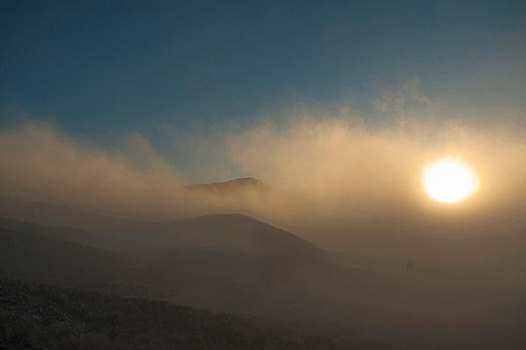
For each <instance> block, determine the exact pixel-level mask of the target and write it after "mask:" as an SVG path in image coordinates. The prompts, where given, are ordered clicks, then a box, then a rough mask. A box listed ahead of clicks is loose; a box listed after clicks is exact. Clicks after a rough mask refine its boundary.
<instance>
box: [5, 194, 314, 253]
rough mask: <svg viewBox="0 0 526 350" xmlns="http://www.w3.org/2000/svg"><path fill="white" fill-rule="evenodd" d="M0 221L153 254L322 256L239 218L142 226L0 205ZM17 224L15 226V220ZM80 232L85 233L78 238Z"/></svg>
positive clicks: (52, 208) (54, 208)
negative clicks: (178, 250) (173, 250)
mask: <svg viewBox="0 0 526 350" xmlns="http://www.w3.org/2000/svg"><path fill="white" fill-rule="evenodd" d="M0 204H1V206H0V216H4V218H6V217H9V218H12V219H10V220H9V219H0V221H1V222H0V223H1V224H2V225H3V226H4V227H6V225H8V226H9V225H11V226H12V227H14V228H16V225H17V223H16V221H17V220H24V221H31V222H33V223H38V224H43V225H48V226H62V227H63V226H66V227H71V228H73V229H65V228H62V229H61V230H59V231H57V230H49V229H42V228H39V227H36V228H31V227H30V226H27V225H26V227H25V228H24V230H26V231H27V230H29V231H32V232H35V230H34V229H36V231H37V232H38V233H39V234H41V235H47V236H53V237H55V238H60V239H63V240H69V241H73V242H77V243H82V244H86V245H90V246H94V247H99V248H107V249H113V250H155V249H166V248H169V247H200V248H207V249H219V250H237V251H246V252H251V253H259V254H287V255H319V254H322V250H321V249H320V248H318V247H316V246H315V245H314V244H312V243H310V242H307V241H305V240H303V239H301V238H299V237H297V236H295V235H293V234H291V233H289V232H286V231H284V230H281V229H278V228H276V227H274V226H271V225H269V224H266V223H263V222H261V221H258V220H256V219H253V218H250V217H247V216H243V215H238V214H224V215H208V216H202V217H197V218H193V219H182V220H176V221H170V222H159V221H155V222H154V221H152V222H149V221H140V220H133V219H128V218H122V217H115V216H107V215H101V214H97V213H94V212H90V211H87V210H81V209H76V208H75V209H74V208H69V207H63V206H58V205H52V204H45V203H37V202H22V201H8V202H6V201H1V200H0ZM13 219H17V220H13ZM82 231H84V232H82Z"/></svg>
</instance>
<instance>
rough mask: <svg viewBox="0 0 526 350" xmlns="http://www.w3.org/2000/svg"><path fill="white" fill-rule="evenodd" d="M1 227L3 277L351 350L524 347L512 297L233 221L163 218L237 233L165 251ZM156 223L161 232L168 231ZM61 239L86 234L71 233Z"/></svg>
mask: <svg viewBox="0 0 526 350" xmlns="http://www.w3.org/2000/svg"><path fill="white" fill-rule="evenodd" d="M223 220H224V222H222V221H223ZM3 222H4V223H6V227H3V228H2V229H1V230H0V239H1V242H2V244H1V245H0V276H3V277H8V278H16V279H24V280H26V281H37V282H46V283H52V284H54V285H58V286H67V287H71V286H73V287H77V288H82V289H86V290H98V291H103V292H112V293H119V294H120V295H124V296H131V297H146V298H151V299H160V300H167V301H170V302H174V303H177V304H183V305H187V306H193V307H205V308H208V309H210V310H213V311H216V312H228V313H238V314H249V315H253V316H257V317H262V318H266V319H272V320H278V321H279V322H282V323H283V324H288V325H294V326H295V327H301V328H305V329H314V330H316V331H318V332H321V333H323V334H337V335H338V336H342V335H345V336H346V337H347V338H348V341H350V342H351V343H352V341H353V340H355V339H361V337H363V336H366V337H367V338H369V339H375V341H377V342H379V343H382V344H391V345H393V346H395V347H396V346H403V347H410V348H422V346H426V347H427V348H429V347H431V346H430V345H429V344H433V347H436V348H441V347H442V348H443V347H447V346H449V347H457V348H467V347H469V348H477V347H482V346H483V345H485V344H488V345H491V346H500V347H501V348H506V347H508V348H513V346H516V345H517V344H523V343H524V342H525V341H526V339H524V336H523V335H522V334H523V332H521V331H520V329H523V327H524V325H525V324H526V322H525V321H524V319H523V316H522V314H521V311H520V310H521V309H517V305H524V296H523V294H516V295H509V294H507V295H501V294H497V293H488V292H482V291H480V290H466V289H463V288H459V287H457V286H449V287H448V288H445V287H444V286H439V285H436V284H431V283H426V282H424V281H420V280H418V279H415V278H410V277H409V276H405V277H396V276H389V275H385V274H380V273H372V272H368V271H363V270H358V269H354V268H348V267H344V266H341V265H338V264H336V263H334V262H333V261H331V260H330V259H329V258H328V257H327V256H326V255H325V254H324V253H323V251H321V253H320V250H319V249H318V248H316V247H315V246H312V245H311V244H310V243H308V242H305V241H303V240H300V239H299V238H296V237H295V236H293V235H291V234H290V233H287V232H285V231H281V230H279V229H275V228H272V227H271V226H268V225H265V224H263V223H261V222H258V221H257V220H253V219H250V218H246V217H243V216H236V215H226V216H208V217H201V218H197V219H189V220H180V221H177V222H175V224H176V225H178V227H185V226H187V227H188V231H187V232H200V231H198V230H197V229H196V228H195V227H199V228H200V229H202V230H203V231H202V236H200V234H197V235H196V240H197V242H203V239H204V238H206V237H212V236H213V235H214V234H215V233H216V232H217V231H216V230H215V229H216V227H224V228H225V229H224V232H231V230H234V229H235V228H240V229H239V232H237V233H235V234H234V236H233V238H228V237H229V236H228V235H224V236H221V237H224V238H225V241H224V242H223V243H222V244H223V245H221V244H219V243H221V242H219V243H218V244H216V243H214V244H210V245H199V244H193V245H190V244H179V245H176V244H173V245H170V244H165V246H164V247H163V248H158V249H151V248H148V249H145V250H134V251H127V252H126V251H122V250H117V251H112V250H107V249H106V250H104V249H100V248H94V247H88V246H85V245H80V244H78V243H74V242H71V241H69V242H68V241H65V240H64V234H65V233H67V232H69V231H68V230H69V229H65V228H58V229H56V231H55V229H54V228H52V227H42V226H40V225H35V224H31V223H21V222H16V221H13V220H5V221H3ZM0 223H1V222H0ZM195 225H197V226H195ZM222 225H223V226H222ZM228 225H232V226H231V229H228V227H229V226H228ZM252 225H255V228H254V227H252ZM245 226H246V227H245ZM166 227H169V228H173V227H174V223H173V222H172V223H166ZM259 230H261V231H259ZM267 230H268V231H267ZM39 231H41V232H42V233H43V234H44V235H45V236H43V235H40V234H39ZM169 232H171V231H167V232H165V233H163V232H161V233H160V234H159V236H158V237H161V238H162V239H163V240H165V242H170V241H169V240H166V239H167V238H166V237H164V235H165V234H169ZM181 232H185V231H184V230H183V231H181ZM243 232H245V233H246V234H247V235H249V236H250V237H258V235H261V237H260V238H261V239H263V241H264V242H266V241H268V242H274V241H275V240H277V241H275V242H277V243H276V244H283V247H285V248H286V249H283V250H281V251H280V250H277V251H275V250H272V249H271V248H272V245H269V246H268V247H265V246H264V245H262V247H263V248H264V249H263V248H262V249H260V250H253V249H239V247H240V245H238V244H237V241H236V239H234V238H235V237H236V236H235V235H242V234H244V233H243ZM258 232H259V233H258ZM255 233H258V234H255ZM72 234H73V235H74V237H84V236H85V234H86V235H90V233H83V232H79V231H78V230H73V231H72ZM152 234H153V233H152ZM230 234H232V233H230ZM273 235H276V237H273ZM143 236H144V237H147V236H145V235H143ZM57 237H60V238H57ZM227 238H228V239H227ZM229 239H230V241H229ZM179 242H180V241H179ZM205 242H206V240H205ZM287 242H290V243H287ZM287 244H290V246H287ZM241 247H242V246H241ZM305 252H307V253H305ZM488 329H491V330H492V331H491V332H490V333H488V332H486V330H488Z"/></svg>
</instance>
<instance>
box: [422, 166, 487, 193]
mask: <svg viewBox="0 0 526 350" xmlns="http://www.w3.org/2000/svg"><path fill="white" fill-rule="evenodd" d="M422 182H423V185H424V189H425V191H426V193H427V194H428V195H429V196H430V197H431V198H432V199H434V200H436V201H438V202H443V203H455V202H460V201H461V200H464V199H466V198H468V197H469V196H471V195H472V194H473V193H474V192H475V191H476V190H477V188H478V184H479V181H478V178H477V175H476V174H475V172H474V171H473V170H472V169H471V168H470V167H469V166H468V165H467V164H465V163H464V162H463V161H461V160H459V159H452V158H446V159H441V160H438V161H436V162H434V163H431V164H430V165H428V166H427V167H426V168H425V170H424V176H423V179H422Z"/></svg>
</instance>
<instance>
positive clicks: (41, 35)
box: [0, 0, 526, 148]
mask: <svg viewBox="0 0 526 350" xmlns="http://www.w3.org/2000/svg"><path fill="white" fill-rule="evenodd" d="M0 6H1V9H0V23H2V24H1V34H0V40H1V43H2V44H1V47H2V50H1V62H0V63H1V65H0V84H1V86H0V111H1V114H0V117H1V118H2V125H11V124H15V123H17V122H18V121H19V120H20V119H21V115H26V117H25V118H29V119H35V120H44V121H48V120H49V121H53V122H54V123H55V124H56V125H57V127H58V128H60V129H62V130H64V131H65V132H66V133H68V134H71V135H74V136H75V137H81V138H83V139H85V140H88V141H90V142H94V143H100V144H103V145H104V144H106V145H107V144H111V143H112V140H113V139H114V138H115V137H116V135H123V134H126V133H129V132H140V133H141V134H143V135H145V136H147V137H149V138H150V140H151V141H152V143H153V144H154V145H156V143H158V144H159V147H160V148H162V145H160V144H161V143H162V142H163V141H160V140H159V141H157V140H156V137H157V136H159V135H162V134H163V129H165V128H166V127H167V126H169V127H170V128H173V129H176V130H178V132H183V133H184V132H185V131H186V130H199V129H202V128H207V129H210V128H214V127H215V126H218V125H225V124H228V123H236V124H238V125H241V126H243V125H250V124H251V123H254V122H256V121H257V120H259V119H260V118H261V117H262V116H265V115H279V114H280V111H282V110H285V109H287V108H289V107H290V106H294V105H297V104H302V105H306V106H308V107H309V108H313V109H325V108H331V107H334V106H336V107H338V106H352V107H353V108H355V109H357V110H361V111H364V114H365V115H367V110H368V109H370V102H371V100H373V99H375V98H378V96H380V95H381V93H382V91H383V90H384V89H390V88H396V87H398V86H400V85H401V84H402V83H403V81H405V80H407V79H411V78H414V77H417V78H418V79H419V80H420V85H421V89H422V91H423V92H424V93H425V94H427V95H428V96H431V97H433V98H434V99H435V100H437V101H439V102H440V103H444V104H447V105H449V106H452V108H457V109H462V108H467V109H469V108H473V107H476V108H490V109H491V108H499V107H510V106H511V107H516V108H524V106H525V103H526V102H525V101H526V96H525V95H526V93H525V89H526V71H525V64H524V62H526V3H525V2H524V1H317V2H314V1H310V2H307V1H186V2H177V1H142V2H139V1H122V2H119V1H81V2H72V1H64V2H57V1H8V0H5V1H2V4H1V5H0ZM27 115H29V116H30V117H27ZM159 138H161V137H160V136H159Z"/></svg>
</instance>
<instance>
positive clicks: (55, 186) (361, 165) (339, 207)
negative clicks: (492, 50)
mask: <svg viewBox="0 0 526 350" xmlns="http://www.w3.org/2000/svg"><path fill="white" fill-rule="evenodd" d="M405 89H406V90H403V91H402V93H401V94H397V93H387V94H385V95H384V96H383V98H382V99H381V100H379V101H377V103H376V107H377V110H378V111H381V112H382V113H392V114H393V115H394V116H393V117H392V118H389V119H387V120H390V121H389V122H388V121H386V122H383V123H376V124H370V123H366V122H365V121H364V120H366V119H367V118H364V117H362V116H360V115H357V114H353V113H352V112H349V111H348V110H345V109H344V110H342V111H339V112H338V113H336V114H331V113H322V112H319V111H318V112H316V113H305V112H302V113H300V114H298V115H294V116H293V117H292V118H288V119H287V120H285V121H280V122H276V119H275V118H274V119H272V120H274V121H273V122H270V121H262V122H261V123H260V124H259V125H257V126H254V127H252V128H249V129H246V130H243V131H240V132H229V131H228V130H221V135H222V138H221V139H220V140H219V139H218V138H217V135H213V136H211V138H210V139H211V140H213V141H210V147H214V144H217V143H218V142H220V143H221V147H218V149H219V148H220V149H224V150H225V152H224V154H223V155H222V157H223V158H222V159H214V162H215V163H216V164H219V163H221V164H225V163H226V164H229V165H230V166H232V167H236V168H239V169H242V171H243V173H244V174H245V175H247V176H253V177H255V178H258V179H261V180H262V181H263V182H265V183H267V184H268V185H269V186H268V187H265V188H257V189H254V188H250V187H243V188H239V189H236V191H234V192H235V193H234V192H233V193H225V192H221V193H220V194H218V193H206V192H202V191H200V192H198V193H197V192H195V191H191V190H188V188H187V187H186V186H187V185H188V184H190V183H192V181H191V179H185V178H183V177H182V176H181V175H180V172H179V171H178V169H175V168H174V166H172V165H171V164H170V163H169V162H167V161H166V160H165V159H163V157H162V156H161V155H160V154H158V153H157V152H155V150H153V149H152V147H151V146H150V144H149V143H148V141H147V140H146V139H144V138H143V137H141V136H140V135H133V136H132V137H130V140H129V142H128V143H127V144H125V145H124V146H123V147H122V148H121V149H118V150H113V151H108V150H102V149H100V148H97V147H95V146H92V145H86V144H83V143H81V142H77V141H75V140H72V139H71V138H70V137H68V136H67V135H65V134H64V133H62V132H60V131H58V130H57V129H56V128H55V127H53V126H52V125H42V124H31V123H26V124H22V125H19V126H17V127H15V128H11V129H5V130H3V131H1V134H0V162H1V164H2V170H1V172H0V183H1V184H2V186H1V187H2V190H1V192H2V193H1V194H2V195H3V196H11V197H16V198H24V199H31V200H37V201H45V202H53V203H58V204H64V205H73V206H81V207H89V208H94V209H97V210H100V211H103V212H107V213H111V214H119V215H127V216H133V217H138V218H142V219H175V218H181V217H188V216H195V215H202V214H208V213H223V212H225V213H232V212H239V213H244V214H248V215H253V216H255V217H258V218H260V219H263V220H267V221H269V222H271V223H274V224H276V225H279V226H281V227H284V228H287V229H291V230H293V231H295V232H297V233H300V234H304V235H305V236H306V237H307V238H310V239H314V240H318V241H323V240H324V237H325V238H326V240H327V242H329V241H331V242H333V244H335V245H337V244H339V243H338V240H333V239H332V238H334V237H335V235H337V237H340V238H339V239H343V240H345V239H349V237H360V236H367V235H372V236H374V235H379V234H380V233H382V234H384V233H385V232H390V233H391V234H394V233H393V232H394V231H397V230H398V231H400V232H402V231H404V232H405V231H411V230H412V231H415V230H414V228H415V227H417V228H418V230H417V231H418V232H419V234H421V233H423V234H430V235H433V234H434V235H443V236H464V235H468V234H469V233H470V232H471V233H472V232H480V231H484V229H483V228H484V227H485V228H486V229H485V230H489V229H488V227H494V226H495V225H501V223H502V222H511V221H513V220H515V218H521V217H524V215H525V214H526V211H525V209H524V206H523V204H524V203H526V182H525V181H524V179H526V138H525V137H524V136H525V133H524V128H522V127H520V126H518V124H517V123H516V122H513V121H510V122H503V121H495V122H494V123H487V122H485V123H483V124H482V123H477V122H474V121H473V120H474V119H473V118H472V119H470V118H460V117H458V118H457V117H455V116H454V117H452V118H450V119H447V118H435V117H432V118H429V117H428V116H429V115H433V113H436V111H437V109H436V108H435V107H434V106H432V105H431V103H430V102H429V100H427V99H426V98H424V97H423V96H420V95H419V94H418V93H416V92H415V91H414V90H412V89H411V88H405ZM408 96H409V97H408ZM415 101H416V102H417V103H418V105H419V107H418V108H413V106H412V103H413V102H415ZM422 106H423V107H422ZM424 114H425V115H424ZM200 137H203V136H202V135H201V136H200ZM225 145H226V146H225ZM186 156H187V158H191V154H190V155H186ZM442 157H458V158H461V159H463V160H464V161H465V162H467V163H468V164H470V165H471V166H472V167H473V168H474V169H475V171H476V172H477V175H478V177H479V180H480V186H479V190H478V192H477V193H476V194H475V195H474V196H473V197H471V198H469V199H468V200H466V201H464V202H461V203H457V204H453V205H451V204H449V205H448V204H440V203H436V202H433V201H432V200H430V199H429V198H428V197H427V196H426V195H425V193H424V191H423V188H422V183H421V176H422V171H423V169H424V167H425V166H426V164H428V163H429V162H432V161H435V160H437V159H440V158H442ZM200 165H201V166H202V167H203V169H207V172H208V171H212V170H208V169H211V167H212V166H211V165H210V164H197V167H199V166H200ZM492 225H493V226H492ZM331 237H332V238H331ZM342 237H343V238H342ZM341 242H343V241H341ZM346 242H347V241H346ZM354 243H356V242H354ZM354 243H353V244H354ZM342 244H343V243H342ZM345 244H350V243H349V242H347V243H345Z"/></svg>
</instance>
